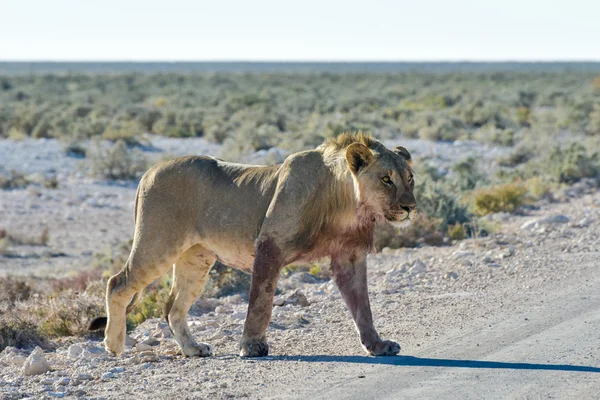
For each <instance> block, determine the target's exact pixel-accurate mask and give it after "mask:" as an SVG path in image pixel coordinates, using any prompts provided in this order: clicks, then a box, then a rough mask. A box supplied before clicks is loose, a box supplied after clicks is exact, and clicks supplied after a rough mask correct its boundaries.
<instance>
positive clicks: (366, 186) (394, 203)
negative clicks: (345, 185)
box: [346, 141, 417, 224]
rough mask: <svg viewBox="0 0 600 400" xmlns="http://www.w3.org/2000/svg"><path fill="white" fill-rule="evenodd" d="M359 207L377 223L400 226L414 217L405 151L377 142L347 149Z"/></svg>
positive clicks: (412, 181) (410, 174)
mask: <svg viewBox="0 0 600 400" xmlns="http://www.w3.org/2000/svg"><path fill="white" fill-rule="evenodd" d="M346 162H347V163H348V169H349V170H350V172H351V173H352V175H353V179H354V183H355V192H356V197H357V200H358V202H359V204H361V205H363V206H366V207H368V208H369V209H370V211H371V212H372V213H373V214H374V216H375V218H376V219H377V220H379V221H383V220H385V221H388V222H390V223H392V224H403V223H405V222H407V221H409V220H410V218H411V217H412V216H413V215H414V214H415V210H416V206H417V203H416V200H415V197H414V194H413V189H414V187H415V179H414V173H413V170H412V169H411V167H410V163H411V156H410V153H409V152H408V150H406V149H405V148H404V147H401V146H398V147H395V148H394V149H393V150H389V149H387V148H386V147H385V146H383V145H382V144H381V143H379V142H375V143H373V144H371V143H364V142H362V141H361V142H355V143H352V144H350V145H349V146H348V147H347V148H346Z"/></svg>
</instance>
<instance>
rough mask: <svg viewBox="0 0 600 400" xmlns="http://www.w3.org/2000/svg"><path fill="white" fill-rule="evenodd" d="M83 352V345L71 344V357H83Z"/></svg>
mask: <svg viewBox="0 0 600 400" xmlns="http://www.w3.org/2000/svg"><path fill="white" fill-rule="evenodd" d="M82 353H83V347H81V345H79V344H72V345H70V346H69V358H72V359H77V358H79V357H81V354H82Z"/></svg>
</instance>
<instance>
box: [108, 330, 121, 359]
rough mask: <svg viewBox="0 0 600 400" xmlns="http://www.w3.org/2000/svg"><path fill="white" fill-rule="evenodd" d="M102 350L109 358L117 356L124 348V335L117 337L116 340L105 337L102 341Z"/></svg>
mask: <svg viewBox="0 0 600 400" xmlns="http://www.w3.org/2000/svg"><path fill="white" fill-rule="evenodd" d="M104 348H105V349H106V352H107V353H108V354H109V355H111V356H118V355H119V354H121V353H122V352H123V349H124V348H125V334H123V335H118V336H117V337H116V338H114V339H112V340H111V338H110V337H109V336H108V335H107V336H106V338H105V339H104Z"/></svg>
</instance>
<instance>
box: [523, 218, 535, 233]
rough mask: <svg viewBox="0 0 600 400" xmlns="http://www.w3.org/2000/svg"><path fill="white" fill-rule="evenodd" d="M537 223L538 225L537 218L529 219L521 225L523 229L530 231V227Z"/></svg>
mask: <svg viewBox="0 0 600 400" xmlns="http://www.w3.org/2000/svg"><path fill="white" fill-rule="evenodd" d="M536 225H537V221H536V220H531V221H527V222H525V223H524V224H523V225H521V230H522V231H528V230H530V229H533V228H535V226H536Z"/></svg>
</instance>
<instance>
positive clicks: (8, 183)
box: [0, 170, 58, 190]
mask: <svg viewBox="0 0 600 400" xmlns="http://www.w3.org/2000/svg"><path fill="white" fill-rule="evenodd" d="M30 185H39V186H42V187H45V188H48V189H56V188H57V187H58V180H57V179H56V177H55V176H51V175H49V176H45V175H40V174H30V175H27V174H25V173H24V172H21V171H15V170H11V171H9V172H8V175H0V189H2V190H12V189H25V188H26V187H28V186H30Z"/></svg>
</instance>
